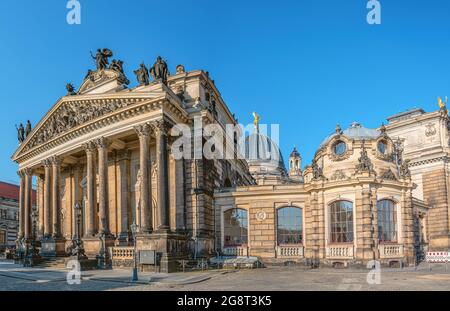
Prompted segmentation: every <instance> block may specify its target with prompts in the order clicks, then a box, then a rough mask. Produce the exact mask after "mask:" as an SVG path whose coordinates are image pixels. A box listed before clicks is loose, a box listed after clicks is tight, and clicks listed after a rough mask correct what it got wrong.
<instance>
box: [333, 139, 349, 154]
mask: <svg viewBox="0 0 450 311" xmlns="http://www.w3.org/2000/svg"><path fill="white" fill-rule="evenodd" d="M339 145H342V146H344V150H343V151H342V152H341V153H338V152H337V150H336V149H337V147H338V146H339ZM347 150H348V146H347V143H346V142H345V141H343V140H338V141H336V142H335V143H334V144H333V153H334V155H335V156H337V157H342V156H344V155H345V154H346V153H347Z"/></svg>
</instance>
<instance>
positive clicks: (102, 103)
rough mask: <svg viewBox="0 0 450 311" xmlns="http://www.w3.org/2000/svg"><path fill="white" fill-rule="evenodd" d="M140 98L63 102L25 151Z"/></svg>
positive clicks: (32, 138)
mask: <svg viewBox="0 0 450 311" xmlns="http://www.w3.org/2000/svg"><path fill="white" fill-rule="evenodd" d="M137 101H138V99H100V100H81V101H68V102H63V103H62V104H61V106H60V107H59V108H58V109H57V110H56V111H55V112H54V113H53V114H52V115H51V116H50V117H49V118H48V119H47V120H46V121H45V123H44V124H42V126H40V128H39V129H38V130H37V132H36V133H34V134H33V136H32V137H31V140H30V141H29V142H28V143H27V145H26V146H25V147H24V151H25V152H26V151H28V150H30V149H31V148H33V147H35V146H38V145H40V144H43V143H46V142H47V141H49V140H51V139H53V138H55V137H57V136H59V135H61V134H63V133H65V132H67V131H69V130H71V129H73V128H75V127H77V126H79V125H81V124H84V123H87V122H90V121H93V120H94V119H97V118H100V117H102V116H104V115H107V114H109V113H111V112H114V111H116V110H119V109H121V108H125V107H128V106H130V105H132V104H134V103H135V102H137Z"/></svg>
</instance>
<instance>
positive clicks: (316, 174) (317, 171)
mask: <svg viewBox="0 0 450 311" xmlns="http://www.w3.org/2000/svg"><path fill="white" fill-rule="evenodd" d="M311 167H312V173H313V179H314V180H318V179H323V178H324V176H323V171H322V168H320V167H319V165H317V162H316V161H313V163H312V166H311Z"/></svg>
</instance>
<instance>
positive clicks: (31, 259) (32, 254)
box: [24, 208, 39, 267]
mask: <svg viewBox="0 0 450 311" xmlns="http://www.w3.org/2000/svg"><path fill="white" fill-rule="evenodd" d="M37 219H38V213H37V211H36V209H35V208H33V211H32V213H31V235H32V236H31V243H30V248H28V247H27V248H26V258H25V262H24V266H26V267H33V266H34V264H35V262H36V261H37V260H38V258H39V255H38V253H37V252H38V251H37V249H36V237H37V233H36V227H37V226H36V223H37Z"/></svg>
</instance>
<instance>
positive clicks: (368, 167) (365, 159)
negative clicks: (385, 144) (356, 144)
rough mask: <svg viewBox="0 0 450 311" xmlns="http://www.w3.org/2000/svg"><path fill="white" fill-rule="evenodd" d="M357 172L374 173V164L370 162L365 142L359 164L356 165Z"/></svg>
mask: <svg viewBox="0 0 450 311" xmlns="http://www.w3.org/2000/svg"><path fill="white" fill-rule="evenodd" d="M356 172H357V173H363V172H368V173H374V170H373V164H372V161H371V160H370V158H369V156H368V155H367V150H366V147H365V145H364V141H363V145H362V149H361V156H360V157H359V158H358V164H357V165H356Z"/></svg>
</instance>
